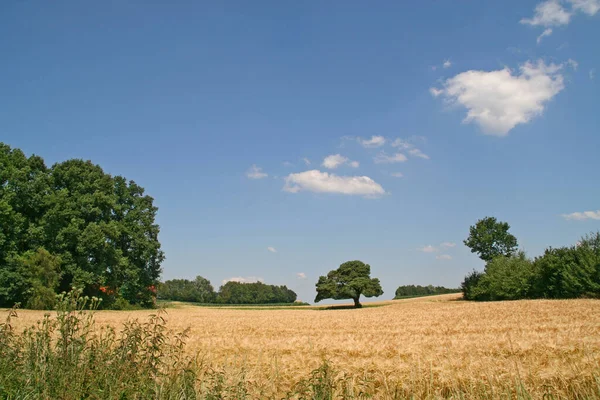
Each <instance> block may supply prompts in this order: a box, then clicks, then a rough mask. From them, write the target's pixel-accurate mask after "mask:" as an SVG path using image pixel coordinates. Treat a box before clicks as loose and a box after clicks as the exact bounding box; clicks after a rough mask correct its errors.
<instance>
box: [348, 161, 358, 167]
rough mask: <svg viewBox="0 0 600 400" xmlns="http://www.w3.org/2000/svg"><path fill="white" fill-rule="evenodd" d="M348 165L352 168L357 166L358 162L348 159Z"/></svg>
mask: <svg viewBox="0 0 600 400" xmlns="http://www.w3.org/2000/svg"><path fill="white" fill-rule="evenodd" d="M348 165H349V166H351V167H352V168H358V167H359V166H360V163H359V162H358V161H350V162H349V163H348Z"/></svg>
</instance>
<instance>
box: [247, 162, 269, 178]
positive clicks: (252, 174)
mask: <svg viewBox="0 0 600 400" xmlns="http://www.w3.org/2000/svg"><path fill="white" fill-rule="evenodd" d="M246 176H247V177H248V178H250V179H262V178H266V177H267V176H269V174H267V173H265V172H263V171H262V168H260V167H257V166H256V165H252V166H251V167H250V169H249V170H248V171H246Z"/></svg>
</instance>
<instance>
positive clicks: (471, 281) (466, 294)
mask: <svg viewBox="0 0 600 400" xmlns="http://www.w3.org/2000/svg"><path fill="white" fill-rule="evenodd" d="M484 276H485V274H484V273H483V272H480V271H475V270H473V271H472V272H470V273H468V274H467V276H465V279H464V281H463V282H462V283H461V284H460V289H461V291H462V293H463V298H464V299H465V300H488V296H487V295H486V293H485V290H482V286H483V285H480V283H481V280H482V278H483V277H484Z"/></svg>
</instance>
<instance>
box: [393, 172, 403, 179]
mask: <svg viewBox="0 0 600 400" xmlns="http://www.w3.org/2000/svg"><path fill="white" fill-rule="evenodd" d="M390 176H393V177H394V178H402V177H403V176H404V175H403V174H402V172H392V173H391V174H390Z"/></svg>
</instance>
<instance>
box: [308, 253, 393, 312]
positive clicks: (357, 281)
mask: <svg viewBox="0 0 600 400" xmlns="http://www.w3.org/2000/svg"><path fill="white" fill-rule="evenodd" d="M316 287H317V297H316V298H315V302H317V303H318V302H319V301H321V300H324V299H334V300H343V299H352V300H354V306H355V307H357V308H358V307H361V304H360V301H359V300H360V296H361V294H362V295H363V296H365V297H377V296H381V295H382V294H383V290H382V289H381V284H380V283H379V279H377V278H371V266H370V265H369V264H365V263H363V262H362V261H358V260H355V261H347V262H345V263H343V264H342V265H340V267H339V268H338V269H335V270H333V271H329V273H328V274H327V276H321V277H319V281H318V282H317V284H316Z"/></svg>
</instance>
